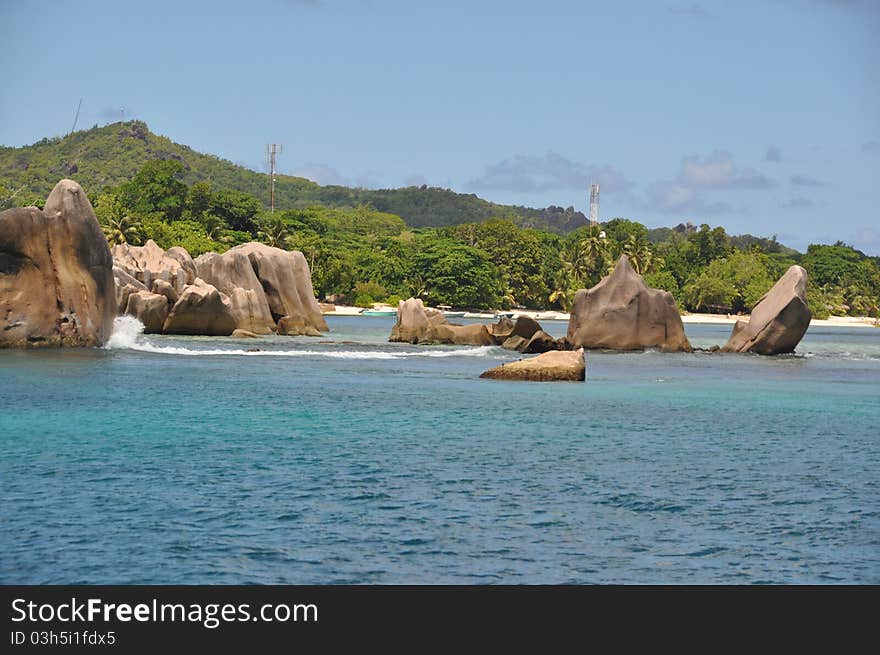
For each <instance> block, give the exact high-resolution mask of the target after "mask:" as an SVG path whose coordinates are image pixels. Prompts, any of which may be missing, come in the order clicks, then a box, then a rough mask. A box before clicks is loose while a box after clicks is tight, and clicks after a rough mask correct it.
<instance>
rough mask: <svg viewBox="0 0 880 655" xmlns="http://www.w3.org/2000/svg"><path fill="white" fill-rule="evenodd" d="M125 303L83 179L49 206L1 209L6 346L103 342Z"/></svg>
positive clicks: (0, 336)
mask: <svg viewBox="0 0 880 655" xmlns="http://www.w3.org/2000/svg"><path fill="white" fill-rule="evenodd" d="M117 310H118V299H117V297H116V286H115V284H114V279H113V260H112V258H111V256H110V249H109V248H108V247H107V240H106V239H105V238H104V235H103V233H102V232H101V228H100V226H99V225H98V221H97V219H96V218H95V213H94V211H93V210H92V206H91V204H89V200H88V198H87V197H86V194H85V192H84V191H83V190H82V188H81V187H80V186H79V185H78V184H77V183H76V182H74V181H72V180H61V181H60V182H59V183H58V184H56V185H55V188H54V189H53V190H52V193H51V194H49V197H48V199H47V200H46V205H45V207H44V208H43V210H42V211H40V210H39V209H37V208H36V207H25V208H18V209H9V210H6V211H4V212H0V347H13V348H19V347H39V346H100V345H103V344H104V342H106V340H107V339H108V338H109V337H110V333H111V331H112V329H113V319H114V317H115V316H116V314H117Z"/></svg>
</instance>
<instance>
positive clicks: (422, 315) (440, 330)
mask: <svg viewBox="0 0 880 655" xmlns="http://www.w3.org/2000/svg"><path fill="white" fill-rule="evenodd" d="M388 340H389V341H399V342H404V343H432V344H454V345H459V346H491V345H493V344H494V343H495V339H494V338H493V336H492V334H491V333H490V332H489V330H488V328H487V327H486V326H485V325H482V324H481V323H474V324H472V325H454V324H452V323H449V322H448V321H447V320H446V317H445V316H444V315H443V312H440V311H438V310H436V309H430V308H428V309H426V308H425V306H424V304H423V303H422V300H421V298H409V299H407V300H401V301H400V303H399V304H398V305H397V322H396V323H395V324H394V327H392V328H391V336H390V337H389V339H388Z"/></svg>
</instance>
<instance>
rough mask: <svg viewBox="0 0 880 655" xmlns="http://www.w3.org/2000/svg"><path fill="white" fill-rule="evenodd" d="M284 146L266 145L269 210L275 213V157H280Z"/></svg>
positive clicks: (277, 144)
mask: <svg viewBox="0 0 880 655" xmlns="http://www.w3.org/2000/svg"><path fill="white" fill-rule="evenodd" d="M283 148H284V146H282V145H281V144H280V143H269V144H267V145H266V162H267V163H268V164H269V208H270V211H271V212H272V213H273V214H274V213H275V156H276V155H280V154H281V151H282V150H283Z"/></svg>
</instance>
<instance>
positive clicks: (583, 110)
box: [0, 0, 880, 254]
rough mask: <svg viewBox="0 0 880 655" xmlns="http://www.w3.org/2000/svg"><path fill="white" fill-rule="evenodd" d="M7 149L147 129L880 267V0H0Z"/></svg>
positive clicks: (237, 150)
mask: <svg viewBox="0 0 880 655" xmlns="http://www.w3.org/2000/svg"><path fill="white" fill-rule="evenodd" d="M0 29H2V35H3V39H4V46H3V48H2V53H0V67H2V70H3V80H4V83H3V89H4V90H3V92H2V94H0V143H2V144H4V145H16V146H17V145H24V144H27V143H33V142H34V141H37V140H39V139H41V138H42V137H44V136H54V135H61V134H64V133H66V132H67V131H68V130H69V129H70V126H71V124H72V122H73V117H74V114H75V112H76V106H77V102H78V101H79V99H80V97H82V98H83V105H82V112H81V115H80V119H79V126H80V127H90V126H92V125H94V124H95V123H98V124H104V123H107V122H112V121H115V120H119V118H120V117H121V116H122V115H123V112H122V109H123V108H124V116H125V118H131V117H136V118H140V119H142V120H144V121H146V122H147V123H148V125H149V126H150V128H151V129H152V130H153V131H155V132H158V133H160V134H164V135H166V136H168V137H170V138H172V139H173V140H175V141H178V142H181V143H184V144H187V145H190V146H192V147H193V148H195V149H197V150H200V151H204V152H209V153H213V154H217V155H219V156H221V157H224V158H227V159H229V160H231V161H234V162H237V163H241V164H244V165H247V166H249V167H251V168H255V169H257V170H262V169H263V162H262V159H263V151H264V147H265V144H266V143H268V142H276V143H282V144H283V145H284V152H283V154H282V156H281V157H280V158H279V168H280V170H281V171H282V172H286V173H291V174H299V175H304V176H306V177H310V178H312V179H314V180H316V181H318V182H321V183H325V184H328V183H338V184H349V185H358V186H368V187H396V186H405V185H409V184H422V183H427V184H429V185H434V186H441V187H449V188H452V189H455V190H456V191H462V192H473V193H477V194H478V195H480V196H482V197H484V198H488V199H490V200H494V201H498V202H503V203H515V204H521V205H529V206H534V207H544V206H546V205H550V204H554V205H561V206H569V205H574V206H575V207H577V208H578V209H582V210H584V209H585V205H586V203H587V190H586V189H587V186H588V184H589V182H590V181H591V180H595V181H599V182H600V183H601V184H602V204H601V210H600V217H601V218H603V219H607V218H610V217H613V216H626V217H628V218H632V219H635V220H639V221H641V222H643V223H645V224H646V225H648V226H650V227H656V226H661V225H675V224H677V223H679V222H681V221H683V220H691V221H693V222H694V223H697V224H699V223H702V222H707V223H710V224H712V225H724V226H725V227H726V228H727V229H728V231H730V232H732V233H741V232H751V233H753V234H757V235H766V236H769V235H771V234H777V235H778V236H779V239H780V240H781V241H783V242H784V243H788V244H790V245H793V246H794V247H797V248H799V249H804V248H805V247H806V245H807V244H808V243H810V242H816V241H823V242H829V241H835V240H837V239H842V240H844V241H847V242H848V243H852V244H853V245H855V246H856V247H858V248H860V249H862V250H864V251H866V252H868V253H871V254H880V223H878V210H877V208H878V207H880V184H878V182H880V175H878V174H880V73H878V72H877V68H878V64H880V39H878V38H877V35H878V34H880V1H878V0H861V1H859V0H760V1H758V0H740V1H739V2H733V1H730V2H723V1H714V2H713V1H709V0H705V1H698V2H693V1H683V2H675V1H670V2H666V1H665V0H658V1H656V2H647V1H635V0H631V1H630V0H617V1H615V2H611V1H608V2H586V1H565V2H564V1H554V0H543V1H542V2H517V1H515V0H506V1H499V2H494V1H488V0H486V1H480V0H473V1H471V2H459V1H458V0H446V1H444V2H439V1H438V2H412V1H411V0H410V1H408V2H407V1H397V0H251V1H250V2H223V1H215V2H181V1H179V0H178V1H177V2H166V1H165V0H151V2H149V3H134V2H122V1H117V2H110V1H107V2H103V1H92V2H90V1H87V0H81V1H74V0H68V1H66V2H61V1H42V2H41V1H37V0H35V1H30V2H27V1H24V0H0Z"/></svg>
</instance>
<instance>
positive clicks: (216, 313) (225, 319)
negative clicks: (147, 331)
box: [162, 278, 235, 337]
mask: <svg viewBox="0 0 880 655" xmlns="http://www.w3.org/2000/svg"><path fill="white" fill-rule="evenodd" d="M233 330H235V318H234V317H233V315H232V306H231V303H230V302H229V298H228V297H227V296H225V295H224V294H221V293H220V292H219V291H217V289H216V287H214V286H212V285H210V284H208V283H207V282H205V281H204V280H202V279H201V278H196V279H195V281H194V282H193V283H192V284H190V285H189V286H187V287H186V289H184V291H183V293H181V294H180V298H179V299H178V301H177V302H176V303H175V304H174V307H172V308H171V312H170V313H169V314H168V318H167V319H165V325H164V326H163V329H162V331H163V332H165V333H166V334H195V335H206V336H216V337H226V336H229V335H230V334H232V331H233Z"/></svg>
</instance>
